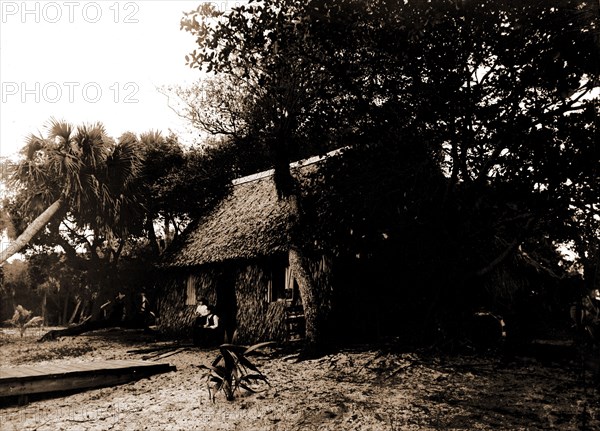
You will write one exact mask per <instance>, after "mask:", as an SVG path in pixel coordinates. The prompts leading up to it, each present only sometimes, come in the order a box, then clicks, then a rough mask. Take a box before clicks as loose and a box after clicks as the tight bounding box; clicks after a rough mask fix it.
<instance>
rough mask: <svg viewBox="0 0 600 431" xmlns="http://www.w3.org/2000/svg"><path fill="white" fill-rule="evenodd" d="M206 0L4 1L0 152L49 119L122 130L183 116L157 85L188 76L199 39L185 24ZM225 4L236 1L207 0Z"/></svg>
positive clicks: (165, 124) (154, 126)
mask: <svg viewBox="0 0 600 431" xmlns="http://www.w3.org/2000/svg"><path fill="white" fill-rule="evenodd" d="M201 3H203V2H202V1H200V0H179V1H169V0H142V1H116V0H98V1H36V0H27V1H22V0H21V1H8V0H0V86H1V92H2V94H1V100H0V102H1V104H0V156H3V157H6V156H12V155H14V154H15V153H16V152H17V151H18V150H19V149H20V148H21V147H22V146H23V144H24V140H25V138H26V136H27V135H28V134H30V133H38V132H40V131H41V132H45V130H44V126H45V125H46V124H47V122H48V120H49V119H50V118H51V117H54V118H57V119H64V120H66V121H68V122H70V123H72V124H75V125H79V124H81V123H88V122H97V121H101V122H102V123H104V125H105V126H106V128H107V130H108V132H109V134H110V135H111V136H113V137H115V138H117V137H118V136H120V135H121V134H122V133H123V132H125V131H133V132H135V133H141V132H144V131H148V130H161V131H163V132H164V133H168V131H169V129H171V130H173V131H175V132H182V133H183V131H185V129H186V123H185V122H184V121H183V120H181V119H180V118H179V117H178V116H177V115H176V114H175V113H174V112H173V111H172V110H171V109H170V108H169V107H168V103H167V98H166V97H165V96H164V95H163V94H161V93H160V92H158V91H157V90H156V87H159V86H162V85H172V84H185V83H191V82H193V81H194V80H197V79H199V78H200V72H199V71H198V70H192V69H190V68H189V67H187V66H186V65H185V58H184V57H185V55H186V54H188V53H189V52H191V51H192V50H193V49H194V48H195V42H194V37H193V36H192V35H191V34H189V33H187V32H184V31H181V30H179V22H180V19H181V17H182V16H183V12H184V11H190V10H193V9H195V8H197V7H198V6H199V5H200V4H201ZM211 3H213V4H214V5H215V6H216V7H218V8H219V9H222V10H224V9H228V8H231V7H233V6H235V5H236V3H239V2H232V1H229V2H227V1H219V2H211Z"/></svg>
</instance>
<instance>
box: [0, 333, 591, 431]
mask: <svg viewBox="0 0 600 431" xmlns="http://www.w3.org/2000/svg"><path fill="white" fill-rule="evenodd" d="M37 335H39V334H35V333H29V334H26V336H25V337H24V338H23V339H20V338H18V337H17V336H14V334H11V333H8V334H7V333H0V364H1V365H2V366H11V365H19V364H27V363H40V362H58V363H66V362H77V361H90V360H94V359H126V358H129V359H140V358H141V356H143V355H144V353H141V352H137V353H128V351H130V350H134V349H142V348H146V347H150V346H152V347H158V346H160V345H161V343H160V342H158V343H155V342H151V340H150V339H149V337H148V336H146V335H144V334H142V333H141V332H139V331H100V332H97V333H92V334H89V335H83V336H79V337H72V338H65V339H61V340H58V341H56V342H48V343H36V342H35V340H36V336H37ZM162 344H163V345H164V344H165V343H162ZM146 354H148V353H146ZM214 356H215V352H214V351H205V350H200V349H196V348H189V349H185V350H183V351H179V352H178V353H176V354H174V355H172V356H169V357H168V358H166V359H165V361H168V362H171V363H172V364H174V365H175V366H176V367H177V371H176V372H171V373H167V374H160V375H155V376H152V377H150V378H147V379H142V380H139V381H137V382H133V383H128V384H125V385H121V386H117V387H109V388H103V389H95V390H90V391H86V392H81V393H76V394H72V395H68V396H61V397H55V398H52V399H41V400H35V401H31V402H29V403H28V404H26V405H23V406H16V405H11V406H5V407H4V408H0V430H2V431H11V430H19V431H22V430H40V431H43V430H48V431H56V430H157V431H158V430H160V431H164V430H186V431H187V430H211V431H218V430H336V431H337V430H390V431H391V430H495V431H496V430H507V431H508V430H511V431H514V430H565V431H567V430H569V431H572V430H593V429H600V409H599V406H600V397H599V396H598V393H597V392H595V391H592V390H591V389H589V388H585V387H583V385H582V378H581V375H580V374H579V373H578V371H577V367H574V366H569V365H568V364H567V365H565V364H563V365H562V366H558V365H556V364H547V365H542V364H540V363H539V362H537V361H534V360H526V359H525V358H518V359H516V360H515V361H513V362H511V363H508V364H501V363H499V362H498V361H494V360H486V359H482V358H464V357H463V358H446V359H445V360H442V359H440V358H431V357H426V356H422V355H417V354H396V353H382V352H381V351H377V350H362V351H357V350H353V351H342V352H339V353H336V354H334V355H328V356H325V357H323V358H321V359H318V360H313V361H305V362H301V363H296V362H295V361H294V358H293V357H286V356H284V355H278V356H277V357H275V358H267V357H264V358H262V357H261V358H256V362H257V364H258V366H259V368H260V369H261V370H262V371H263V372H264V374H265V375H266V376H267V377H268V378H269V381H270V383H271V386H270V387H266V388H265V389H266V390H265V391H264V392H262V393H259V394H243V395H241V396H239V397H238V398H237V399H236V400H235V401H234V402H232V403H230V402H227V401H226V400H225V399H224V397H223V396H221V395H220V396H218V397H217V400H216V402H215V403H214V404H213V403H212V402H211V401H210V400H209V398H208V393H207V391H206V386H205V380H204V378H203V374H202V370H200V369H198V367H197V365H199V364H202V363H204V364H208V363H210V361H211V360H212V358H213V357H214Z"/></svg>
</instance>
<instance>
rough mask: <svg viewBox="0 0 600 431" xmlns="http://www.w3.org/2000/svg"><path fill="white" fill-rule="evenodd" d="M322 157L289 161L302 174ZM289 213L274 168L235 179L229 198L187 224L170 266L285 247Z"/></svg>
mask: <svg viewBox="0 0 600 431" xmlns="http://www.w3.org/2000/svg"><path fill="white" fill-rule="evenodd" d="M325 157H327V156H325ZM322 159H323V158H312V159H308V160H306V161H303V162H297V163H293V164H292V165H290V166H291V168H292V172H293V173H294V174H295V175H298V174H300V173H301V171H302V172H304V171H306V170H307V169H308V166H310V165H313V164H315V163H317V162H319V161H320V160H322ZM289 216H290V207H289V203H288V201H287V200H280V199H278V197H277V191H276V189H275V182H274V181H273V170H270V171H266V172H261V173H259V174H254V175H251V176H248V177H244V178H240V179H237V180H235V181H234V182H233V187H232V192H231V194H230V195H229V196H228V197H226V198H225V199H224V200H223V201H222V202H220V203H219V204H218V205H217V207H216V208H215V209H214V210H213V211H212V212H211V213H210V214H208V215H207V216H206V217H203V218H201V219H199V220H196V221H195V222H193V224H192V225H190V226H189V227H188V229H186V231H185V232H184V234H183V235H182V238H181V240H180V241H179V242H178V244H177V245H176V246H175V249H174V250H173V251H172V252H171V253H170V254H169V256H168V258H167V262H166V266H169V267H188V266H199V265H204V264H207V263H216V262H223V261H227V260H237V259H250V258H255V257H259V256H270V255H273V254H276V253H278V252H287V250H288V244H289V232H288V229H289V223H288V221H289Z"/></svg>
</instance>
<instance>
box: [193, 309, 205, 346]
mask: <svg viewBox="0 0 600 431" xmlns="http://www.w3.org/2000/svg"><path fill="white" fill-rule="evenodd" d="M207 316H208V302H207V301H206V299H204V298H200V300H199V301H198V307H196V319H195V320H194V326H193V328H192V336H193V342H194V346H201V345H203V344H204V341H205V331H204V326H205V325H206V318H207Z"/></svg>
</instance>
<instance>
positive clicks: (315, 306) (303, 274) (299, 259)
mask: <svg viewBox="0 0 600 431" xmlns="http://www.w3.org/2000/svg"><path fill="white" fill-rule="evenodd" d="M289 265H290V269H291V270H292V273H293V274H294V278H295V279H296V281H297V282H298V290H299V291H300V298H301V299H302V306H303V308H304V321H305V325H306V328H305V338H304V340H305V341H304V352H303V355H302V356H303V357H304V358H310V357H314V356H317V355H319V354H320V353H321V352H322V350H323V347H324V345H323V344H324V343H323V338H324V337H323V327H322V326H323V325H322V324H321V323H322V322H323V321H324V316H322V315H321V314H322V311H323V310H322V308H321V307H319V301H318V295H317V291H316V286H315V283H314V281H313V280H312V278H311V276H310V274H309V272H308V270H307V267H308V262H307V259H306V257H305V256H304V255H303V254H302V252H301V251H300V250H299V249H298V248H296V247H291V248H290V251H289Z"/></svg>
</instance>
